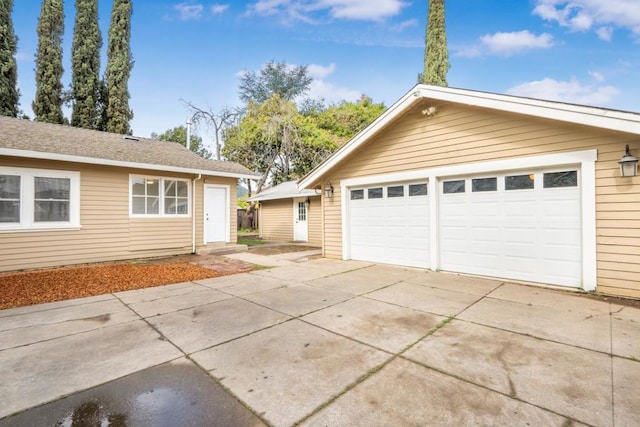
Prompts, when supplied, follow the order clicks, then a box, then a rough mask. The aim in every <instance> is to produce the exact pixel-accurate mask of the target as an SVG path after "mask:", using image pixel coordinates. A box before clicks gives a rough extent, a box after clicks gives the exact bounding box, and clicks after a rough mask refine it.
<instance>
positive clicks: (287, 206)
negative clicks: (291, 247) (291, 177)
mask: <svg viewBox="0 0 640 427" xmlns="http://www.w3.org/2000/svg"><path fill="white" fill-rule="evenodd" d="M260 205H261V206H260V219H261V221H262V223H261V224H260V235H261V236H262V238H263V239H266V240H276V241H281V242H291V241H292V240H293V200H292V199H282V200H265V201H263V202H261V203H260Z"/></svg>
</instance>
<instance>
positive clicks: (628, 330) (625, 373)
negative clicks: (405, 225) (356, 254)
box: [0, 253, 640, 426]
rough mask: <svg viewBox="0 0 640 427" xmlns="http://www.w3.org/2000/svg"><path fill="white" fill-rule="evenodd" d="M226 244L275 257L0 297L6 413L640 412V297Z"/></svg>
mask: <svg viewBox="0 0 640 427" xmlns="http://www.w3.org/2000/svg"><path fill="white" fill-rule="evenodd" d="M231 256H234V257H244V259H245V260H247V261H251V262H255V263H258V264H263V265H269V264H271V265H276V267H274V268H271V269H264V270H257V271H254V272H251V273H245V274H239V275H233V276H226V277H220V278H215V279H208V280H203V281H199V282H195V283H179V284H175V285H169V286H163V287H158V288H149V289H144V290H138V291H131V292H122V293H118V294H113V295H104V296H99V297H91V298H84V299H79V300H73V301H65V302H58V303H52V304H44V305H39V306H32V307H26V308H17V309H11V310H4V311H0V378H1V379H2V380H1V381H0V396H1V397H0V418H2V417H4V418H2V419H0V426H10V425H21V426H22V425H72V421H73V420H74V419H75V417H81V416H85V417H88V418H86V419H89V418H91V417H93V418H91V419H99V420H102V421H101V422H102V425H114V426H115V425H128V426H137V425H153V426H157V425H178V424H179V425H194V426H196V425H214V424H215V425H243V426H244V425H263V424H269V425H277V426H288V425H294V424H302V425H309V426H336V425H363V426H373V425H455V426H460V425H532V426H533V425H545V426H552V425H557V426H567V425H594V426H614V425H615V426H633V425H640V361H639V359H640V310H638V309H634V308H630V307H623V306H617V305H613V304H610V303H608V302H604V301H595V300H591V299H586V298H583V297H579V296H576V295H572V294H570V293H564V292H557V291H553V290H549V289H541V288H536V287H527V286H521V285H516V284H511V283H504V282H500V281H492V280H485V279H478V278H469V277H463V276H457V275H450V274H441V273H432V272H426V271H423V270H417V269H406V268H400V267H392V266H384V265H372V264H369V263H363V262H354V261H348V262H343V261H333V260H326V259H313V260H308V259H306V258H304V259H302V260H299V259H298V260H291V259H289V260H287V259H285V258H283V257H264V256H259V255H252V254H248V253H245V254H237V255H231ZM297 256H298V257H299V256H302V255H300V254H299V255H297ZM22 411H24V412H22ZM20 412H21V413H20ZM12 414H16V415H12ZM87 414H88V415H87ZM172 417H173V418H172ZM105 420H107V421H106V422H105ZM56 423H58V424H56ZM65 423H67V424H65ZM96 423H97V424H98V425H99V422H96ZM118 423H120V424H118ZM73 425H75V424H73Z"/></svg>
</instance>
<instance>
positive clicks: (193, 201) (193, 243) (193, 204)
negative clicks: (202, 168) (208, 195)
mask: <svg viewBox="0 0 640 427" xmlns="http://www.w3.org/2000/svg"><path fill="white" fill-rule="evenodd" d="M200 179H202V174H201V173H199V174H198V177H197V178H194V179H192V180H191V188H192V191H191V254H195V253H196V181H199V180H200ZM203 194H204V193H203ZM202 209H204V200H203V201H202Z"/></svg>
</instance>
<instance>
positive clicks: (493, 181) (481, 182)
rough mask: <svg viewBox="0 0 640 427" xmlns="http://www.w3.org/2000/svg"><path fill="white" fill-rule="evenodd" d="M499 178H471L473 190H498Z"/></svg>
mask: <svg viewBox="0 0 640 427" xmlns="http://www.w3.org/2000/svg"><path fill="white" fill-rule="evenodd" d="M497 190H498V178H474V179H472V180H471V191H473V192H474V193H475V192H478V191H497Z"/></svg>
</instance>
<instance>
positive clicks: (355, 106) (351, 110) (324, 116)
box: [312, 95, 387, 143]
mask: <svg viewBox="0 0 640 427" xmlns="http://www.w3.org/2000/svg"><path fill="white" fill-rule="evenodd" d="M386 108H387V107H385V105H384V104H383V103H379V104H376V103H374V102H373V100H372V99H371V98H369V97H368V96H366V95H362V96H361V97H360V99H359V100H358V102H346V101H342V102H341V103H339V104H337V105H331V106H329V107H328V108H326V109H325V110H323V111H320V112H317V113H313V114H312V116H314V117H315V120H316V122H317V124H318V126H319V127H320V128H322V129H326V130H327V131H329V132H331V133H332V134H333V135H335V136H337V137H338V138H339V140H340V142H341V143H344V142H346V141H347V140H349V139H351V138H352V137H353V136H354V135H355V134H357V133H358V132H360V131H361V130H363V129H364V128H365V127H367V126H368V125H369V124H370V123H371V122H373V121H374V120H375V119H376V118H378V116H380V114H382V113H383V112H384V111H385V110H386Z"/></svg>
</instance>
